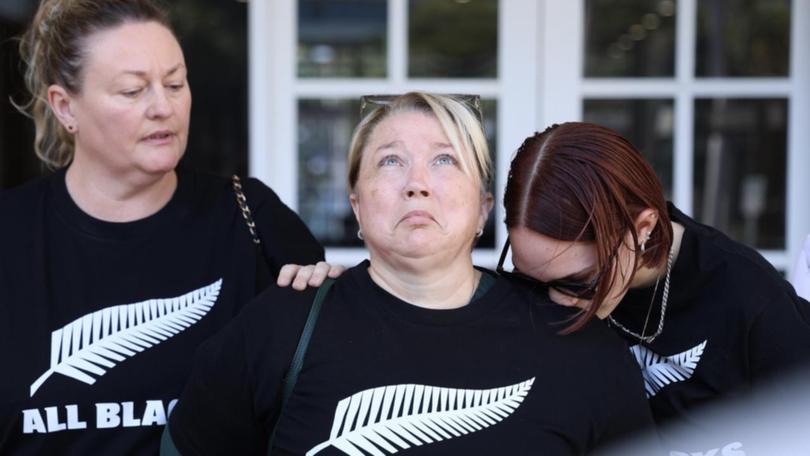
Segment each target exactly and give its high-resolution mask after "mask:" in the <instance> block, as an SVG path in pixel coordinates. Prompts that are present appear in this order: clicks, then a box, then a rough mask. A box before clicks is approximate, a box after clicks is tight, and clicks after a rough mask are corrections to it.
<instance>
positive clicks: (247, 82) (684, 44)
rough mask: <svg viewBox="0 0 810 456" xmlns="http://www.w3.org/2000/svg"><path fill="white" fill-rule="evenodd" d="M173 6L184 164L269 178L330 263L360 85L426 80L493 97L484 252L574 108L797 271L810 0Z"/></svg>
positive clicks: (392, 89)
mask: <svg viewBox="0 0 810 456" xmlns="http://www.w3.org/2000/svg"><path fill="white" fill-rule="evenodd" d="M166 3H167V4H168V5H169V8H170V10H171V14H172V17H173V21H174V23H175V27H176V31H177V33H178V35H179V38H180V41H181V44H182V45H183V48H184V51H185V53H186V59H187V62H188V66H189V80H190V84H191V87H192V91H193V94H194V103H193V108H192V122H191V133H190V139H189V148H188V151H187V152H186V157H185V158H184V165H187V166H193V167H196V168H200V169H204V170H208V171H211V172H214V173H218V174H230V173H233V172H238V173H243V174H244V173H249V174H251V175H254V176H257V177H259V178H261V179H262V180H264V181H265V182H266V183H267V184H268V185H270V186H271V187H273V188H274V189H275V190H276V192H277V193H279V195H280V196H281V197H282V199H283V200H284V201H285V202H286V203H287V204H288V205H290V206H291V207H293V208H294V209H296V210H297V211H298V213H299V214H300V215H301V217H302V218H303V219H304V221H305V222H306V223H307V224H308V225H309V227H310V228H311V229H312V231H313V232H314V233H315V234H316V236H317V237H318V238H319V239H320V240H321V242H323V243H324V245H326V246H327V247H328V249H327V257H328V259H329V260H330V261H333V262H338V263H344V264H354V263H356V262H357V261H359V260H360V259H362V258H363V257H364V256H365V254H364V251H363V250H362V248H361V244H360V241H359V240H358V239H357V238H356V237H355V233H356V231H357V227H356V225H355V222H354V217H353V215H352V212H351V209H350V206H349V204H348V198H347V195H346V190H345V187H346V185H345V175H346V160H345V156H346V151H347V149H348V145H349V139H350V136H351V131H352V128H353V127H354V125H355V124H356V123H357V122H358V120H359V118H360V101H359V99H360V96H361V95H365V94H389V93H401V92H404V91H407V90H414V89H419V90H429V91H436V92H442V93H472V94H480V95H481V97H482V100H483V101H482V108H483V109H482V110H483V116H484V124H485V129H486V132H487V136H488V138H489V140H490V145H491V147H492V150H493V153H494V155H495V157H496V160H495V161H496V172H497V179H496V182H495V183H494V184H493V188H492V190H493V192H495V195H496V201H497V204H496V208H495V210H494V212H493V214H492V216H491V218H490V223H489V226H488V228H487V230H486V232H485V236H484V237H483V238H482V239H481V242H480V243H479V246H478V248H477V249H476V252H475V260H476V262H477V263H479V264H482V265H486V266H493V265H494V264H495V263H496V262H497V255H498V253H499V250H500V248H499V247H500V245H501V244H502V242H503V240H504V239H505V237H506V232H505V229H504V227H503V223H502V220H503V211H502V206H501V200H502V189H503V187H504V184H505V180H506V176H505V172H506V170H507V169H508V164H509V160H510V158H511V155H512V153H513V151H514V150H515V149H516V148H517V146H518V145H520V143H521V142H522V141H523V139H524V138H525V137H526V136H528V135H530V134H531V133H533V132H534V131H535V130H543V129H544V128H545V127H546V126H547V125H549V124H551V123H554V122H563V121H569V120H586V121H589V122H595V123H599V124H603V125H606V126H609V127H611V128H614V129H616V130H618V131H619V132H621V133H622V134H624V135H625V136H626V137H627V138H628V139H630V141H631V142H633V143H634V144H635V145H636V146H637V147H638V148H639V149H640V150H641V151H642V152H643V153H644V154H645V156H646V157H647V158H648V159H649V161H650V162H651V163H652V164H653V166H654V168H655V170H656V172H657V173H658V176H659V178H660V179H661V182H662V183H663V185H664V189H665V191H666V193H667V197H668V198H669V199H670V200H672V201H673V202H674V203H675V204H676V205H678V206H679V207H680V208H681V209H683V210H684V211H685V212H686V213H688V214H690V215H692V216H694V217H695V218H696V219H697V220H699V221H701V222H703V223H707V224H710V225H713V226H715V227H717V228H719V229H721V230H723V231H724V232H726V233H728V234H729V235H730V236H731V237H733V238H735V239H737V240H740V241H742V242H744V243H746V244H749V245H751V246H753V247H755V248H757V249H758V250H760V252H762V253H763V254H764V255H765V256H766V258H767V259H768V260H769V261H771V262H772V263H773V264H774V265H775V266H776V267H777V269H779V270H781V271H783V272H785V273H787V272H788V271H789V270H790V269H791V267H792V266H793V262H794V260H795V258H796V257H797V256H798V254H799V251H800V249H801V247H802V244H803V241H804V238H805V235H806V234H807V233H808V232H810V206H809V205H808V204H807V203H806V202H805V200H804V198H806V197H808V195H810V151H808V150H807V149H808V146H810V121H808V119H810V0H793V1H791V0H297V1H296V0H272V1H269V0H252V1H236V0H175V1H171V2H166ZM35 4H36V2H35V1H33V0H2V2H0V65H2V69H0V189H2V188H9V187H13V186H15V185H18V184H20V183H22V182H24V181H26V180H29V179H31V178H33V177H35V176H37V175H39V174H41V173H43V172H45V170H43V169H42V168H41V166H40V165H39V163H38V162H37V160H36V159H35V156H34V154H33V150H32V146H31V144H32V141H33V128H32V125H31V122H30V121H29V120H28V119H26V118H25V117H23V116H22V115H20V114H18V113H17V112H16V111H15V110H14V108H13V107H12V106H11V104H10V103H9V101H8V100H9V97H12V98H13V99H17V100H23V92H22V82H21V76H20V63H19V60H18V56H17V51H16V46H17V44H16V42H15V41H14V37H16V36H18V35H19V34H20V33H22V31H23V30H24V28H25V25H26V23H27V22H28V21H29V19H30V16H31V15H32V14H33V9H34V5H35ZM0 223H2V221H1V220H0Z"/></svg>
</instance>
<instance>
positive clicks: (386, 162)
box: [379, 155, 402, 166]
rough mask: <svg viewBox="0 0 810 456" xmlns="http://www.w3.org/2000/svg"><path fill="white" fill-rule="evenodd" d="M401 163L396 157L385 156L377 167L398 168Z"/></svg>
mask: <svg viewBox="0 0 810 456" xmlns="http://www.w3.org/2000/svg"><path fill="white" fill-rule="evenodd" d="M401 163H402V162H401V161H400V159H399V157H397V156H396V155H386V156H385V157H383V158H382V159H381V160H380V163H379V166H399V165H400V164H401Z"/></svg>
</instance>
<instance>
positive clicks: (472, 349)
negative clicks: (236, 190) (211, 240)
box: [169, 262, 652, 456]
mask: <svg viewBox="0 0 810 456" xmlns="http://www.w3.org/2000/svg"><path fill="white" fill-rule="evenodd" d="M367 268H368V263H367V262H364V263H361V264H360V265H359V266H356V267H354V268H352V269H350V270H348V271H347V272H346V273H344V274H343V276H341V277H340V279H338V280H337V281H336V283H335V284H334V285H333V287H332V288H331V290H330V291H329V294H328V295H327V297H326V300H325V301H324V303H323V306H322V308H321V312H320V316H319V319H318V321H317V326H316V327H315V331H314V334H313V336H312V340H311V343H310V345H309V349H308V351H307V353H306V357H305V358H304V364H303V368H302V370H301V373H300V377H299V378H298V381H297V383H296V384H295V388H294V390H293V393H292V395H291V398H290V400H289V402H288V403H287V406H286V409H285V411H284V413H283V415H282V417H281V419H280V421H279V425H278V429H277V433H276V435H275V440H274V451H273V454H274V455H285V454H301V455H303V454H318V455H323V456H326V455H345V454H350V455H361V454H362V455H365V454H392V453H393V452H394V451H395V450H396V451H398V452H399V453H401V454H403V456H404V455H420V454H464V455H467V454H509V455H520V454H532V455H535V454H547V455H559V454H583V453H586V452H589V451H591V450H592V449H593V448H595V447H596V446H597V445H599V444H602V443H605V442H607V441H612V440H614V439H616V438H617V437H619V436H623V435H625V434H628V433H632V432H634V431H638V430H640V429H642V428H649V427H650V426H652V419H651V416H650V412H649V408H648V407H647V404H646V401H645V399H644V394H643V386H642V383H641V377H640V375H639V372H638V368H637V366H636V364H635V362H634V361H633V359H632V356H630V354H629V352H628V351H627V346H626V344H625V343H624V342H623V341H622V340H621V339H620V338H618V337H616V335H615V334H613V333H612V332H611V331H610V329H609V328H607V327H606V325H604V324H603V323H602V322H600V321H594V322H592V323H591V324H589V325H588V326H586V327H585V328H584V329H583V330H582V331H580V332H578V333H576V334H574V335H570V336H560V335H558V334H557V331H559V330H560V329H562V328H564V322H565V320H566V319H568V318H570V317H571V316H572V313H571V310H570V309H567V308H564V307H561V306H557V305H555V304H551V303H550V302H549V301H547V300H544V299H542V298H540V297H539V296H535V295H532V294H531V292H530V291H529V290H527V289H522V288H518V286H517V285H514V284H511V283H510V282H508V281H507V279H503V278H498V279H497V280H496V281H495V283H494V284H493V285H492V287H491V288H490V289H489V290H488V291H487V292H486V293H484V294H483V296H481V297H480V298H478V299H476V300H473V301H472V302H470V303H469V304H468V305H466V306H464V307H461V308H458V309H453V310H431V309H426V308H422V307H418V306H415V305H412V304H409V303H406V302H404V301H401V300H399V299H397V298H395V297H394V296H392V295H390V294H389V293H387V292H385V291H384V290H383V289H381V288H380V287H378V286H377V285H376V284H375V283H374V282H373V281H372V280H371V278H370V277H369V275H368V269H367ZM484 274H489V272H484ZM314 293H315V291H314V290H311V291H307V292H304V293H301V292H296V291H294V290H289V289H277V288H273V287H271V288H270V289H268V290H267V291H266V292H265V293H263V294H262V295H260V296H259V297H258V298H257V299H256V300H254V301H253V302H252V303H251V304H249V305H248V306H247V307H246V308H245V310H244V311H243V312H242V313H241V314H240V315H239V316H238V317H237V318H236V319H234V321H233V322H232V323H231V324H229V326H228V327H227V328H226V329H225V330H224V331H222V332H221V333H219V334H218V335H217V336H215V337H214V338H212V339H211V340H210V341H209V342H207V343H206V344H204V345H203V346H201V348H200V349H199V350H198V352H197V358H196V360H195V366H194V369H193V371H192V375H191V378H190V380H189V383H188V385H187V386H186V388H185V389H184V391H183V394H182V396H181V399H180V402H179V403H178V405H177V407H176V408H175V409H174V412H173V414H172V416H171V418H170V424H169V432H170V435H171V437H172V440H173V442H174V444H175V445H176V447H177V449H178V450H179V451H180V453H182V454H183V455H186V456H188V455H195V454H262V453H264V452H265V450H266V445H267V441H268V435H269V433H270V429H271V426H272V423H273V421H274V419H275V418H276V416H277V414H278V412H279V410H278V409H279V394H280V389H279V388H280V385H281V382H282V378H283V377H284V375H285V373H286V371H287V369H288V366H289V363H290V360H291V358H292V354H293V351H294V349H295V346H296V344H297V342H298V338H299V335H300V333H301V329H302V327H303V323H304V320H305V318H306V314H307V312H308V309H309V307H310V304H311V302H312V300H313V296H314ZM361 449H362V450H361Z"/></svg>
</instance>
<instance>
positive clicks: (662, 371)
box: [630, 340, 708, 398]
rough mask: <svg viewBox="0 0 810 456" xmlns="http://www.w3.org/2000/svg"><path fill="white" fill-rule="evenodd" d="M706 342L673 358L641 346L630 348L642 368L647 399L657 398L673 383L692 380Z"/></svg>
mask: <svg viewBox="0 0 810 456" xmlns="http://www.w3.org/2000/svg"><path fill="white" fill-rule="evenodd" d="M706 342H708V341H706V340H704V341H703V342H702V343H700V344H698V345H696V346H694V347H692V348H690V349H689V350H686V351H683V352H681V353H677V354H675V355H672V356H661V355H659V354H658V353H655V352H654V351H652V350H650V349H649V348H647V347H642V346H641V345H634V346H632V347H630V351H631V352H632V353H633V356H635V357H636V362H638V365H639V367H641V373H642V374H643V376H644V388H645V389H646V390H647V397H648V398H650V397H653V396H655V395H656V394H658V392H659V391H661V389H663V388H664V387H665V386H667V385H669V384H671V383H675V382H682V381H684V380H688V379H689V378H691V377H692V374H693V373H694V372H695V368H697V365H698V363H699V362H700V357H701V356H703V350H704V349H705V348H706Z"/></svg>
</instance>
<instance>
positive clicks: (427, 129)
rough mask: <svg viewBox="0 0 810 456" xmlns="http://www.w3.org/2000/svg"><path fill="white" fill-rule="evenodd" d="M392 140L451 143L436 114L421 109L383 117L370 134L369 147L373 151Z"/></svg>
mask: <svg viewBox="0 0 810 456" xmlns="http://www.w3.org/2000/svg"><path fill="white" fill-rule="evenodd" d="M391 141H404V142H410V141H429V142H440V143H446V144H449V143H450V140H449V139H448V138H447V135H446V134H445V132H444V130H443V129H442V126H441V124H440V123H439V120H438V119H436V116H434V115H432V114H429V113H426V112H421V111H403V112H397V113H394V114H391V115H390V116H388V117H386V118H385V119H383V120H382V121H381V122H380V123H379V124H377V126H376V127H375V128H374V130H373V131H372V132H371V135H369V139H368V144H367V148H371V149H372V151H373V149H374V148H375V147H377V146H379V145H380V144H384V143H387V142H391Z"/></svg>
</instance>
